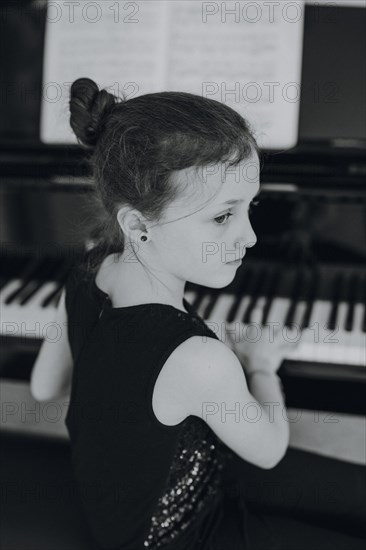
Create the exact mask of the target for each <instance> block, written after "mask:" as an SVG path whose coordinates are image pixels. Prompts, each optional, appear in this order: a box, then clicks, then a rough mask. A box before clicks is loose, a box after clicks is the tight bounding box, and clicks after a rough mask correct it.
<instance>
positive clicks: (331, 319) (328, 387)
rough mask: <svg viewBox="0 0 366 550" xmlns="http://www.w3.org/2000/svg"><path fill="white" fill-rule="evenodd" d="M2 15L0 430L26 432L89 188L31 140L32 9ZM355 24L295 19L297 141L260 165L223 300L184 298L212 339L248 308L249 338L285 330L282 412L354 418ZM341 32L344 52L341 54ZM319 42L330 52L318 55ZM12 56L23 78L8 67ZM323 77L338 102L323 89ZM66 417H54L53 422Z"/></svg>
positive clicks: (359, 337)
mask: <svg viewBox="0 0 366 550" xmlns="http://www.w3.org/2000/svg"><path fill="white" fill-rule="evenodd" d="M4 6H5V7H4V10H7V9H8V10H9V11H4V14H5V15H6V16H7V17H6V25H4V32H5V33H6V41H7V44H8V45H9V47H10V50H9V51H13V52H14V55H13V58H12V59H11V58H10V57H9V56H3V57H1V58H0V64H1V66H2V67H3V69H4V70H5V75H6V77H7V80H6V81H7V82H8V83H13V84H14V86H15V88H16V94H15V95H12V94H10V92H9V90H8V88H7V87H5V88H4V89H2V93H3V97H4V98H5V99H6V101H4V102H3V103H2V106H4V105H5V106H6V109H4V108H3V109H2V116H1V117H0V193H1V203H0V207H1V217H0V219H1V238H0V259H1V268H0V285H1V289H0V307H1V331H0V332H1V335H0V338H1V342H2V350H3V352H2V355H1V360H0V379H1V389H2V401H3V403H5V409H3V410H5V416H4V415H3V419H2V426H3V427H5V428H8V429H9V430H10V429H13V426H16V427H17V428H16V429H20V430H23V431H27V430H29V429H30V430H31V431H32V430H35V431H37V430H38V429H39V418H38V417H37V414H38V413H39V410H38V408H37V405H39V404H36V403H34V402H31V405H30V407H31V409H30V410H31V411H32V410H34V411H35V412H34V415H33V416H32V414H33V413H32V412H30V413H29V414H28V413H27V412H26V411H25V413H24V414H25V418H26V420H24V421H22V420H21V421H20V422H19V421H18V419H19V418H20V417H21V416H22V411H21V408H20V403H23V401H24V406H25V409H27V406H28V405H26V403H28V401H27V400H28V399H29V398H30V396H29V391H28V390H29V378H30V373H31V370H32V366H33V364H34V360H35V358H36V355H37V352H38V350H39V348H40V345H41V343H42V340H43V338H44V335H45V332H44V331H45V330H46V329H47V326H48V324H49V323H52V320H53V318H54V313H55V309H56V306H57V303H58V300H59V297H60V294H61V291H62V288H63V285H64V282H65V279H66V277H67V274H68V272H69V270H70V269H71V268H72V266H73V265H74V264H75V262H77V261H78V260H79V258H80V255H81V254H83V252H84V250H85V246H86V244H87V242H88V241H89V238H90V235H89V233H88V228H87V225H88V224H87V223H86V222H87V220H88V217H89V216H90V211H89V210H88V208H87V202H88V196H89V195H90V193H91V192H93V183H92V181H91V178H90V174H89V173H88V168H87V162H86V160H87V153H86V152H85V151H82V150H81V149H80V148H79V147H77V146H71V145H70V146H61V145H45V144H42V142H41V141H40V139H39V122H40V107H41V101H42V94H41V82H42V55H41V54H42V53H43V42H44V30H45V3H38V2H30V1H28V0H27V1H24V3H22V4H19V6H20V7H18V8H16V7H15V5H14V4H13V3H12V2H8V1H6V2H4ZM23 8H24V9H23ZM25 8H27V9H25ZM325 15H326V17H325ZM361 15H362V16H361ZM364 18H365V10H363V9H360V8H349V9H348V8H347V9H344V10H342V13H341V14H340V12H339V11H338V10H337V9H336V8H334V7H333V8H332V7H328V8H324V11H323V9H320V8H319V6H318V7H314V6H306V12H305V32H304V54H303V68H302V96H301V105H300V121H299V141H298V145H297V146H296V147H294V148H293V149H291V150H288V151H286V152H280V151H265V152H264V153H265V154H264V164H263V169H262V173H261V188H262V192H261V196H260V205H259V206H258V208H256V209H254V212H253V214H252V220H253V225H254V229H255V231H256V234H257V237H258V242H257V245H256V246H255V247H254V248H251V249H248V251H247V255H246V257H245V260H244V262H243V264H242V265H241V267H240V268H239V269H238V270H237V275H236V277H235V280H234V281H233V282H232V284H231V285H230V286H229V287H227V288H225V289H221V290H218V291H213V290H212V289H208V288H203V287H196V286H195V285H193V284H191V283H188V284H187V287H186V298H187V300H188V301H189V302H190V303H192V304H193V305H194V306H195V307H196V309H197V312H198V314H199V315H201V316H202V317H203V318H204V319H205V320H206V322H207V323H208V324H209V326H210V327H211V328H212V330H214V331H216V332H217V335H218V336H219V337H221V338H222V339H223V338H225V334H224V331H223V329H222V324H224V325H228V326H230V327H232V326H234V330H235V331H239V333H240V331H242V330H243V329H244V328H245V327H246V326H248V324H250V322H251V315H252V312H253V309H254V307H256V306H257V307H259V308H260V309H261V313H262V321H261V322H262V324H264V323H271V322H277V323H279V324H280V325H281V326H282V327H283V330H284V331H285V330H286V327H289V326H291V325H293V324H295V326H296V327H297V328H298V329H299V331H300V332H299V336H300V344H299V346H298V348H297V350H296V354H293V355H292V356H291V357H288V358H287V359H286V360H285V361H284V362H283V364H282V366H281V368H280V371H279V374H280V376H281V378H282V380H283V384H284V387H285V391H286V395H287V405H288V406H290V407H302V408H308V409H309V410H310V409H319V410H324V411H327V410H328V411H339V412H349V413H360V414H364V412H365V402H364V399H363V398H364V388H365V334H366V333H365V326H366V320H365V302H366V300H365V271H364V265H365V258H366V240H365V210H366V208H365V200H366V193H365V185H364V178H365V174H366V167H365V149H364V145H365V126H364V122H362V120H364V119H363V118H362V112H363V111H362V110H364V102H363V99H364V96H365V93H364V91H365V76H364V72H365V71H362V68H363V66H364V64H365V59H364V54H362V51H363V48H362V46H360V44H363V24H362V23H363V21H364ZM329 21H331V22H332V25H327V24H325V23H327V22H329ZM350 29H352V32H353V38H354V39H353V41H351V42H350V41H348V40H345V41H343V40H342V39H341V36H343V35H344V34H345V35H347V33H348V34H349V32H350ZM25 31H27V32H25ZM324 33H326V37H325V38H326V41H327V43H328V44H330V43H331V44H332V46H334V47H332V48H330V47H329V48H326V49H324V48H322V46H321V45H322V44H323V40H325V38H324ZM342 33H343V35H342ZM347 36H348V35H347ZM0 54H1V55H2V52H0ZM24 55H26V59H27V60H28V62H29V63H28V65H27V67H25V66H24V64H22V63H21V62H20V59H21V58H22V56H24ZM356 55H358V56H359V58H358V65H357V64H355V63H353V65H352V67H356V68H357V66H359V67H360V70H359V71H357V70H355V69H353V70H352V71H353V72H352V71H351V70H348V69H349V68H350V67H351V64H350V63H349V59H350V58H351V57H352V59H353V61H355V59H354V57H355V56H356ZM362 55H363V57H362ZM360 56H361V57H360ZM346 68H347V71H346ZM343 69H344V71H343ZM327 71H328V72H327ZM332 71H333V72H332ZM342 71H343V72H344V78H343V77H342V74H343V72H342ZM334 75H336V79H337V80H336V81H337V83H338V84H339V88H340V89H341V90H342V94H343V95H342V97H341V99H342V101H339V100H338V101H337V97H334V94H333V95H332V94H331V95H329V94H330V92H329V90H328V88H327V86H326V84H327V83H328V84H329V82H331V81H332V80H334V79H335V76H334ZM362 75H363V76H362ZM342 78H343V80H341V79H342ZM314 81H316V82H317V86H316V87H315V88H314V85H313V83H314ZM315 92H316V94H315ZM4 94H5V95H4ZM314 94H315V95H314ZM349 98H352V101H351V100H350V99H349ZM338 99H339V98H338ZM335 100H336V101H335ZM354 105H357V106H358V107H357V109H353V107H354ZM358 110H359V113H358ZM356 111H357V113H356ZM355 113H356V114H355ZM351 138H353V139H351ZM284 334H285V335H286V332H284ZM32 407H33V409H32ZM66 410H67V404H65V405H64V406H63V408H62V414H63V415H65V414H66ZM13 420H14V423H13ZM41 424H42V422H41ZM45 424H46V426H44V429H45V430H46V431H47V433H48V432H50V433H51V434H53V433H55V431H56V432H57V433H58V430H59V429H60V428H59V425H60V422H55V423H54V425H52V423H50V422H47V423H45ZM42 429H43V428H42Z"/></svg>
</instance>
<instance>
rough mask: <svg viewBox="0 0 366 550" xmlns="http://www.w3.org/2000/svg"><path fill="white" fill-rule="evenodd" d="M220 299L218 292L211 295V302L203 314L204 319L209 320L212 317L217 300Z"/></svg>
mask: <svg viewBox="0 0 366 550" xmlns="http://www.w3.org/2000/svg"><path fill="white" fill-rule="evenodd" d="M218 297H219V293H218V292H211V294H210V300H209V302H208V304H207V306H206V307H205V311H204V312H203V315H202V318H203V319H209V318H210V315H211V313H212V310H213V308H214V305H215V304H216V302H217V298H218Z"/></svg>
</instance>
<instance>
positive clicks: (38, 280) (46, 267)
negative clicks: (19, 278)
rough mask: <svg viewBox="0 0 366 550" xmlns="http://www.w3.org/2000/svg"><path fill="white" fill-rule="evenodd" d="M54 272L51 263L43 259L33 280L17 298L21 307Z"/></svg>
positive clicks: (53, 266)
mask: <svg viewBox="0 0 366 550" xmlns="http://www.w3.org/2000/svg"><path fill="white" fill-rule="evenodd" d="M54 270H55V265H54V263H53V262H52V261H49V260H47V259H45V261H44V263H43V265H42V266H41V267H40V270H39V272H37V274H36V277H35V279H34V280H32V281H30V283H29V284H28V285H27V286H26V287H25V288H24V290H23V292H22V293H21V294H20V295H19V296H18V301H19V304H20V305H21V306H24V305H25V304H26V303H27V302H28V301H29V300H30V299H31V298H32V296H34V294H35V293H36V292H38V290H39V289H40V288H41V287H42V286H43V285H44V284H45V283H46V282H48V281H49V280H50V278H51V276H52V273H53V272H54Z"/></svg>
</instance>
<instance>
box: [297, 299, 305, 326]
mask: <svg viewBox="0 0 366 550" xmlns="http://www.w3.org/2000/svg"><path fill="white" fill-rule="evenodd" d="M306 306H307V304H306V302H305V301H303V300H301V301H299V302H298V303H297V306H296V309H295V314H294V323H295V327H296V328H297V329H298V330H300V329H301V324H302V320H303V318H304V315H305V311H306Z"/></svg>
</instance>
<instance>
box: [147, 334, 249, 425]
mask: <svg viewBox="0 0 366 550" xmlns="http://www.w3.org/2000/svg"><path fill="white" fill-rule="evenodd" d="M233 363H234V364H235V365H236V366H234V367H233V366H232V365H233ZM235 369H236V372H237V376H239V377H241V378H242V379H243V380H242V382H243V383H245V378H244V374H243V372H242V367H241V365H240V363H239V360H238V359H237V357H236V356H235V355H234V353H233V352H232V351H231V350H230V348H228V346H226V345H225V344H224V343H223V342H221V341H220V340H216V339H214V338H210V337H205V338H203V337H202V336H191V337H190V338H188V339H187V340H185V341H184V342H182V343H181V344H180V345H179V346H177V348H176V349H175V350H174V351H173V352H172V353H171V354H170V356H169V357H168V359H167V360H166V362H165V364H164V366H163V368H162V370H161V372H160V374H159V376H158V379H157V381H156V383H155V389H154V395H153V408H154V411H155V413H156V414H157V416H158V418H159V419H160V420H161V421H163V423H165V424H169V425H171V423H178V422H179V421H181V420H183V419H184V418H186V417H187V416H189V415H190V414H193V415H196V416H200V415H201V403H202V401H203V400H204V399H206V398H207V399H212V397H213V396H215V397H217V391H219V390H220V388H222V386H223V384H224V383H225V380H227V377H228V375H229V373H231V375H230V377H231V380H233V370H235ZM215 388H216V390H215ZM215 392H216V393H215Z"/></svg>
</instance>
